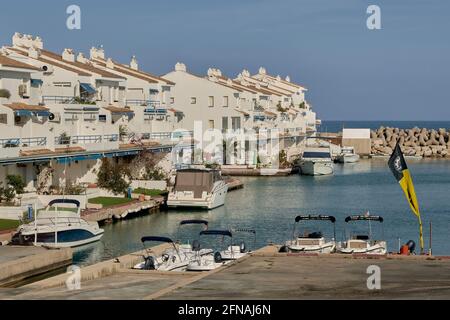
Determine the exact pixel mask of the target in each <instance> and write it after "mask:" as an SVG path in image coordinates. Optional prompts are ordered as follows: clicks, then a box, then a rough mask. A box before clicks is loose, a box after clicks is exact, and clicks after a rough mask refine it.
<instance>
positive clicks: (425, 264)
mask: <svg viewBox="0 0 450 320" xmlns="http://www.w3.org/2000/svg"><path fill="white" fill-rule="evenodd" d="M162 249H163V248H162V247H159V248H158V249H157V250H162ZM157 250H155V254H156V252H157ZM139 259H141V257H140V253H136V254H132V255H127V256H124V257H121V258H119V259H118V260H116V261H114V260H111V261H107V262H103V263H101V264H98V265H94V266H90V267H87V268H83V269H82V277H83V279H82V283H81V290H77V291H69V290H68V289H66V287H65V286H64V285H63V283H64V281H65V279H66V278H67V276H66V275H61V276H57V277H54V278H50V279H47V280H43V281H40V282H38V283H34V284H31V285H27V286H25V287H22V288H18V289H0V298H1V299H75V300H77V299H88V300H89V299H96V300H97V299H100V300H104V299H108V300H109V299H112V300H117V299H121V300H122V299H125V300H126V299H139V300H142V299H147V300H154V299H156V300H158V299H162V300H172V299H177V300H208V299H224V300H239V299H258V300H264V299H294V300H297V299H316V298H317V299H419V298H426V299H449V298H450V259H449V258H448V257H418V256H410V257H402V256H394V255H392V256H385V257H376V258H373V257H363V256H343V255H320V256H305V255H289V254H279V253H277V247H275V246H269V247H266V248H263V249H261V250H258V251H257V252H255V253H253V254H252V255H250V256H248V257H246V258H243V259H242V260H240V261H237V262H234V263H232V264H231V265H228V266H225V267H222V268H220V269H218V270H215V271H213V272H209V273H182V272H178V273H168V272H157V271H135V270H131V269H130V266H131V265H132V264H133V263H135V262H137V261H139ZM372 265H376V266H378V267H380V269H381V290H369V289H368V288H367V280H368V277H369V276H370V275H369V274H368V273H367V268H368V267H369V266H372Z"/></svg>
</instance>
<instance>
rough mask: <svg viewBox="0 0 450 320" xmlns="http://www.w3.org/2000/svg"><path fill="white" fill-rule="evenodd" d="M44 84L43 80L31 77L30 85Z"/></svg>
mask: <svg viewBox="0 0 450 320" xmlns="http://www.w3.org/2000/svg"><path fill="white" fill-rule="evenodd" d="M43 84H44V81H42V80H41V79H31V85H32V86H34V87H36V86H42V85H43Z"/></svg>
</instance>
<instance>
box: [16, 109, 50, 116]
mask: <svg viewBox="0 0 450 320" xmlns="http://www.w3.org/2000/svg"><path fill="white" fill-rule="evenodd" d="M14 115H16V116H18V117H32V116H39V117H49V116H50V112H49V111H32V110H17V111H15V112H14Z"/></svg>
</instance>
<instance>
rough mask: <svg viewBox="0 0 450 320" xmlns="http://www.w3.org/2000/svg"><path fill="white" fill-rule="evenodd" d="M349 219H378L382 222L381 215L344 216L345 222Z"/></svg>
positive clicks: (349, 220)
mask: <svg viewBox="0 0 450 320" xmlns="http://www.w3.org/2000/svg"><path fill="white" fill-rule="evenodd" d="M351 221H379V222H383V221H384V219H383V217H380V216H349V217H347V218H345V222H347V223H349V222H351Z"/></svg>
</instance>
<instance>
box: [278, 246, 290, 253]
mask: <svg viewBox="0 0 450 320" xmlns="http://www.w3.org/2000/svg"><path fill="white" fill-rule="evenodd" d="M278 252H279V253H289V248H288V247H287V246H282V247H281V248H280V250H279V251H278Z"/></svg>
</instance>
